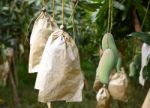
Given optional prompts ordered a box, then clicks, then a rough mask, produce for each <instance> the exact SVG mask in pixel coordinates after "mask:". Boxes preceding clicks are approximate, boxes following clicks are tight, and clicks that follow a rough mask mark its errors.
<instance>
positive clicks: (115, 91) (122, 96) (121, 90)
mask: <svg viewBox="0 0 150 108" xmlns="http://www.w3.org/2000/svg"><path fill="white" fill-rule="evenodd" d="M127 87H128V79H127V76H126V73H125V71H124V69H123V68H121V71H120V72H116V73H115V74H114V75H112V77H111V79H110V82H109V85H108V90H109V92H110V95H111V96H112V98H113V99H116V100H120V101H124V102H126V101H127Z"/></svg>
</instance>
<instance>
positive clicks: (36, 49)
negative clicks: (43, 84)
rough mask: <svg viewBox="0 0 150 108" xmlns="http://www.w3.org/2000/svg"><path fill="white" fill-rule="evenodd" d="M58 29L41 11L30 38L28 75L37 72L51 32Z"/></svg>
mask: <svg viewBox="0 0 150 108" xmlns="http://www.w3.org/2000/svg"><path fill="white" fill-rule="evenodd" d="M56 29H58V26H57V24H56V23H55V22H54V21H51V19H50V16H49V15H48V14H47V13H46V12H45V11H42V12H41V14H40V15H39V17H38V18H37V19H36V20H35V23H34V26H33V30H32V33H31V37H30V55H29V73H34V72H38V69H39V64H40V60H41V56H42V54H43V50H44V48H45V45H46V42H47V40H48V37H49V36H50V34H51V32H52V31H54V30H56Z"/></svg>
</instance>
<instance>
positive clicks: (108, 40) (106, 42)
mask: <svg viewBox="0 0 150 108" xmlns="http://www.w3.org/2000/svg"><path fill="white" fill-rule="evenodd" d="M108 48H110V49H112V51H113V53H114V57H115V65H117V61H118V57H119V54H118V49H117V47H116V44H115V41H114V38H113V36H112V34H111V33H106V34H105V35H104V36H103V39H102V49H103V50H105V49H108Z"/></svg>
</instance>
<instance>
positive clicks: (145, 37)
mask: <svg viewBox="0 0 150 108" xmlns="http://www.w3.org/2000/svg"><path fill="white" fill-rule="evenodd" d="M128 36H131V37H137V38H138V39H140V40H141V41H143V42H145V43H147V44H149V45H150V34H149V33H146V32H133V33H131V34H129V35H128Z"/></svg>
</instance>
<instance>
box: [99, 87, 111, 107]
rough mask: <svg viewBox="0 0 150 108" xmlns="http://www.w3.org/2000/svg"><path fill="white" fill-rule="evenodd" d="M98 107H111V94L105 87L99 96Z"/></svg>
mask: <svg viewBox="0 0 150 108" xmlns="http://www.w3.org/2000/svg"><path fill="white" fill-rule="evenodd" d="M96 99H97V107H96V108H109V105H110V94H109V92H108V90H107V89H106V88H105V87H102V88H101V89H100V90H99V91H98V93H97V95H96Z"/></svg>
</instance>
